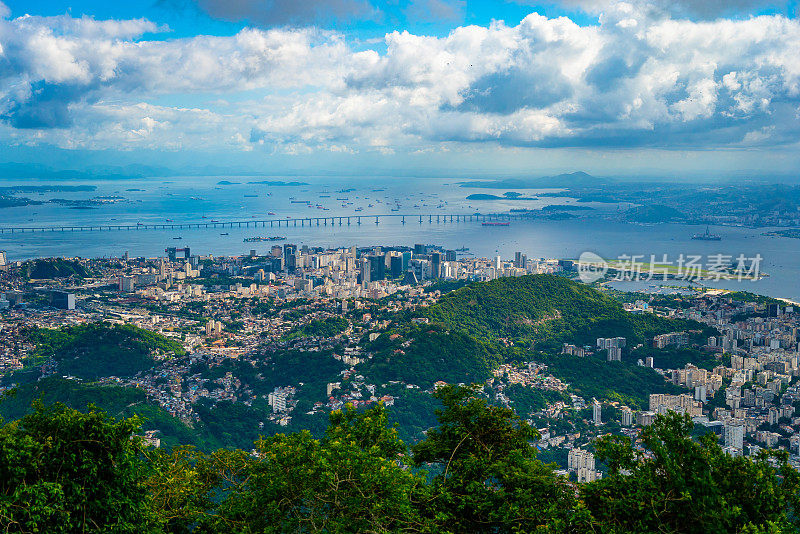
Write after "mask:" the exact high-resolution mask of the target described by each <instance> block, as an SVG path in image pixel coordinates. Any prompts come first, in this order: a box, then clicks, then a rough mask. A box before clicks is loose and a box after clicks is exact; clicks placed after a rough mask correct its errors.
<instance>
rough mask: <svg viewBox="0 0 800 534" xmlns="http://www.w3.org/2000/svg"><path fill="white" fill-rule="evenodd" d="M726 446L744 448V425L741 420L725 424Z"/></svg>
mask: <svg viewBox="0 0 800 534" xmlns="http://www.w3.org/2000/svg"><path fill="white" fill-rule="evenodd" d="M725 446H726V447H733V448H736V449H740V450H741V449H742V447H744V425H742V423H741V422H739V421H734V422H730V423H727V424H726V425H725Z"/></svg>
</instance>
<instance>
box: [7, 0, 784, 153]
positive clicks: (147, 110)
mask: <svg viewBox="0 0 800 534" xmlns="http://www.w3.org/2000/svg"><path fill="white" fill-rule="evenodd" d="M209 2H210V0H209ZM246 3H247V2H240V3H237V2H226V3H225V4H226V6H227V7H225V9H237V8H236V6H240V5H243V4H246ZM739 3H740V4H743V5H744V4H747V5H748V6H750V7H752V6H754V5H756V4H760V3H759V2H757V1H749V2H748V1H746V0H740V2H739ZM649 4H650V5H653V4H652V3H649ZM670 4H672V3H670ZM700 4H701V3H700V2H690V1H683V2H681V3H680V5H681V6H683V8H682V9H687V10H688V9H693V10H699V9H708V10H709V11H708V12H709V13H711V12H712V11H713V10H712V9H711V8H709V7H708V6H709V5H710V6H712V7H713V6H714V5H717V4H715V3H714V2H711V3H706V7H699V6H700ZM718 4H719V6H721V8H724V6H722V3H718ZM729 4H730V2H727V3H726V5H729ZM209 5H210V4H209ZM215 5H216V4H215ZM219 5H220V6H222V3H220V4H219ZM270 5H274V6H283V5H284V4H283V3H282V2H279V1H278V0H275V2H274V4H270ZM289 5H290V4H289V3H286V6H289ZM292 5H294V4H292ZM314 5H317V4H315V3H313V2H312V3H309V4H307V6H306V7H304V8H302V9H312V8H313V6H314ZM319 5H322V4H321V3H320V4H319ZM357 5H358V2H355V1H353V2H351V1H350V0H341V1H339V2H334V3H326V6H327V7H326V9H327V8H330V9H340V10H343V12H344V11H347V10H351V9H356V7H357ZM581 5H582V6H583V7H585V8H586V9H589V8H591V9H597V10H600V11H601V12H602V14H601V15H600V16H599V21H600V22H599V23H598V24H597V25H590V26H579V25H578V24H576V23H575V22H573V21H572V20H570V19H569V18H565V17H560V18H553V19H548V18H545V17H543V16H541V15H538V14H535V13H533V14H531V15H529V16H527V17H526V18H524V19H523V20H522V21H521V22H520V23H519V24H517V25H506V24H504V23H502V22H496V23H493V24H491V25H490V26H488V27H482V26H462V27H458V28H456V29H454V30H453V31H452V32H450V33H449V34H448V35H446V36H444V37H435V36H427V35H414V34H411V33H408V32H393V33H389V34H387V35H386V36H385V38H384V42H383V43H381V44H382V46H378V45H376V46H374V47H370V46H366V47H365V45H363V43H362V44H360V45H359V46H355V45H354V44H353V43H351V42H350V41H349V40H348V36H347V35H343V34H341V33H337V32H331V31H322V30H318V29H314V28H296V29H291V28H281V29H255V28H245V29H243V30H241V31H240V32H239V33H237V34H236V35H233V36H225V37H214V36H196V37H191V38H181V39H169V38H168V34H166V35H165V36H166V37H167V38H166V39H164V38H160V39H152V38H151V36H152V35H153V34H158V33H161V32H164V31H165V30H166V29H165V28H162V27H160V26H158V25H157V24H155V23H153V22H151V21H148V20H141V19H140V20H112V21H99V20H95V19H92V18H88V17H83V18H74V17H70V16H67V15H64V16H60V17H36V16H26V17H20V18H16V19H9V18H8V14H7V12H5V14H4V15H3V18H2V20H0V123H1V125H0V137H2V139H3V140H4V142H6V143H9V144H21V145H23V144H24V145H38V144H41V145H54V146H57V147H61V148H88V149H109V148H111V149H122V150H133V149H137V148H147V149H158V150H164V149H167V150H170V149H174V150H181V149H202V150H208V149H219V150H245V151H249V150H268V151H280V152H287V153H307V152H313V151H318V150H323V151H333V152H336V151H340V152H346V151H350V152H357V151H376V152H383V153H388V152H397V151H409V152H413V151H425V150H450V149H452V148H453V147H462V148H464V147H466V148H467V149H468V147H472V146H475V145H476V144H482V145H487V146H507V147H613V148H623V149H625V148H638V147H654V148H663V149H681V148H692V149H714V148H733V149H746V148H753V147H776V146H777V147H780V146H788V145H792V144H795V143H797V142H798V140H800V54H798V53H797V50H800V24H798V22H797V21H796V20H792V19H789V18H786V17H783V16H778V15H771V16H760V17H752V18H748V19H737V20H733V19H725V18H718V17H716V18H713V20H707V21H691V20H687V19H682V18H675V17H674V16H672V15H670V14H669V13H667V12H666V11H667V10H666V8H665V9H663V10H662V9H657V10H655V11H654V10H653V9H650V8H644V7H642V5H637V4H636V3H623V2H619V3H610V2H604V1H602V0H601V1H598V2H590V1H589V0H586V1H581ZM663 5H664V6H667V3H666V2H664V3H663ZM0 6H1V5H0ZM336 6H338V7H336ZM656 7H658V6H657V5H656ZM209 9H211V7H209ZM220 9H222V8H220ZM291 9H295V8H293V7H285V11H286V10H291ZM297 9H300V8H299V7H298V8H297ZM0 13H2V9H0ZM291 13H294V11H291V12H290V11H286V14H285V17H289V16H290V15H291ZM281 16H284V15H281ZM165 36H163V35H162V36H159V37H165Z"/></svg>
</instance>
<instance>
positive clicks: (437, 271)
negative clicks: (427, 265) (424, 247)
mask: <svg viewBox="0 0 800 534" xmlns="http://www.w3.org/2000/svg"><path fill="white" fill-rule="evenodd" d="M441 272H442V253H441V252H433V253H431V278H439V276H440V275H441Z"/></svg>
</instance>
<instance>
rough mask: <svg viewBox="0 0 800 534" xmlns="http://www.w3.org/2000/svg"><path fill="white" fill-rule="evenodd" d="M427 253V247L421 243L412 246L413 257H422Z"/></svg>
mask: <svg viewBox="0 0 800 534" xmlns="http://www.w3.org/2000/svg"><path fill="white" fill-rule="evenodd" d="M426 253H427V247H426V246H425V245H423V244H421V243H417V244H415V245H414V255H415V256H424V255H425V254H426Z"/></svg>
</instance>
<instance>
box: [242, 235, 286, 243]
mask: <svg viewBox="0 0 800 534" xmlns="http://www.w3.org/2000/svg"><path fill="white" fill-rule="evenodd" d="M261 241H286V238H285V237H281V236H277V235H276V236H272V237H262V236H256V237H245V238H244V242H245V243H259V242H261Z"/></svg>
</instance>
